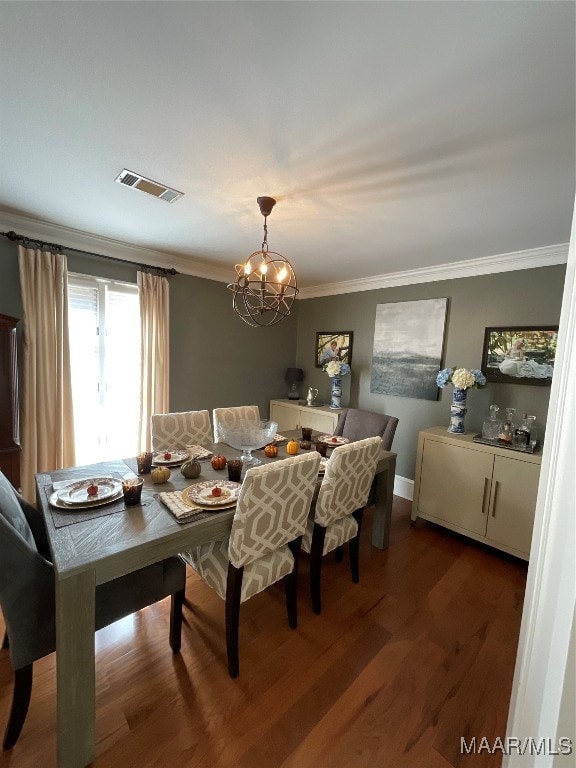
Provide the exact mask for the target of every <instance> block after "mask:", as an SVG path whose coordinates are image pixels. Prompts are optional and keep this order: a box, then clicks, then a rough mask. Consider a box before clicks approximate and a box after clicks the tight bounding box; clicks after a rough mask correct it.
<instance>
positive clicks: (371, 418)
mask: <svg viewBox="0 0 576 768" xmlns="http://www.w3.org/2000/svg"><path fill="white" fill-rule="evenodd" d="M397 426H398V419H397V418H396V416H387V415H386V414H384V413H374V412H373V411H362V410H359V409H358V408H343V409H342V413H340V415H339V417H338V423H337V424H336V429H335V430H334V434H335V435H341V436H342V437H347V438H348V440H363V439H364V438H366V437H378V436H379V437H381V438H382V448H383V449H384V450H385V451H391V450H392V441H393V440H394V434H395V432H396V427H397Z"/></svg>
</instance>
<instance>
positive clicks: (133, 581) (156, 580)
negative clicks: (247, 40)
mask: <svg viewBox="0 0 576 768" xmlns="http://www.w3.org/2000/svg"><path fill="white" fill-rule="evenodd" d="M185 584H186V566H185V564H184V562H183V560H182V559H181V558H180V557H169V558H167V559H165V560H162V561H160V562H158V563H154V564H152V565H149V566H147V567H146V568H141V569H140V570H138V571H134V572H133V573H129V574H127V575H126V576H122V577H120V578H118V579H114V581H110V582H107V583H105V584H100V585H98V586H97V587H96V616H95V619H96V629H101V628H102V627H105V626H107V625H108V624H112V623H113V622H114V621H117V620H118V619H121V618H123V617H124V616H128V615H129V614H131V613H135V612H136V611H139V610H140V609H142V608H145V607H146V606H147V605H151V604H152V603H155V602H157V601H159V600H162V599H164V598H165V597H168V596H169V595H170V597H171V601H172V602H171V610H170V645H171V647H172V651H173V652H174V653H178V652H179V650H180V642H181V632H182V604H183V602H184V591H185ZM0 607H1V608H2V614H3V616H4V622H5V625H6V637H7V639H6V638H5V641H4V643H3V647H4V648H5V647H6V646H8V648H9V652H10V660H11V663H12V669H13V671H14V691H13V696H12V705H11V709H10V714H9V717H8V723H7V726H6V730H5V733H4V741H3V748H4V750H5V751H6V750H9V749H12V747H13V746H14V745H15V744H16V742H17V741H18V737H19V736H20V732H21V730H22V727H23V725H24V722H25V720H26V715H27V713H28V706H29V704H30V696H31V693H32V667H33V662H34V661H37V660H38V659H40V658H42V657H43V656H46V655H48V654H49V653H52V652H53V651H54V650H55V649H56V636H55V615H54V614H55V586H54V567H53V565H52V563H51V562H50V556H49V552H48V542H47V536H46V529H45V527H44V521H43V518H42V516H41V515H40V514H39V513H38V512H37V510H36V509H35V508H34V507H33V506H31V505H30V504H28V503H27V502H26V501H25V500H24V499H22V498H21V497H20V496H19V495H18V494H17V493H16V492H15V490H14V488H13V487H12V486H11V484H10V483H9V481H8V479H7V478H6V477H5V476H4V475H3V474H2V472H0Z"/></svg>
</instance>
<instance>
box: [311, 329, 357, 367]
mask: <svg viewBox="0 0 576 768" xmlns="http://www.w3.org/2000/svg"><path fill="white" fill-rule="evenodd" d="M353 335H354V334H353V332H352V331H319V332H318V333H317V334H316V368H322V366H324V365H326V363H329V362H330V360H342V362H343V363H348V365H351V364H352V336H353Z"/></svg>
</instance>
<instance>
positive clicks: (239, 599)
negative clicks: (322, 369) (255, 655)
mask: <svg viewBox="0 0 576 768" xmlns="http://www.w3.org/2000/svg"><path fill="white" fill-rule="evenodd" d="M319 466H320V455H319V454H318V453H317V452H316V451H314V452H312V453H308V454H302V455H301V456H294V457H292V458H289V459H282V460H280V461H275V462H273V463H271V464H263V465H262V466H259V467H253V468H251V469H248V470H247V472H246V476H245V478H244V482H243V483H242V487H241V489H240V493H239V495H238V502H237V504H236V511H235V513H234V520H233V522H232V530H231V531H230V537H229V538H228V539H226V540H222V541H219V540H216V541H210V542H207V543H206V544H202V545H201V546H199V547H196V548H194V549H192V550H189V551H186V552H182V556H183V557H184V559H185V560H186V561H187V562H188V563H189V564H190V565H191V566H192V568H193V569H194V570H195V571H196V573H197V574H198V575H199V576H200V577H201V578H202V579H204V581H205V582H206V583H207V584H208V586H210V587H212V589H214V590H215V591H216V592H217V594H218V595H219V596H220V597H221V598H222V600H224V601H225V616H226V618H225V623H226V652H227V656H228V673H229V675H230V677H232V678H234V677H237V676H238V674H239V671H240V662H239V653H238V626H239V621H240V604H241V603H243V602H245V601H246V600H248V599H249V598H251V597H253V596H254V595H257V594H258V593H260V592H262V591H263V590H264V589H266V588H267V587H269V586H270V585H271V584H274V583H275V582H277V581H280V579H284V580H285V590H286V610H287V613H288V624H289V626H290V627H291V628H292V629H295V628H296V625H297V620H298V618H297V580H298V562H299V557H300V543H301V539H302V535H303V534H304V531H305V529H306V522H307V519H308V513H309V511H310V504H311V501H312V495H313V493H314V489H315V486H316V480H317V478H318V468H319Z"/></svg>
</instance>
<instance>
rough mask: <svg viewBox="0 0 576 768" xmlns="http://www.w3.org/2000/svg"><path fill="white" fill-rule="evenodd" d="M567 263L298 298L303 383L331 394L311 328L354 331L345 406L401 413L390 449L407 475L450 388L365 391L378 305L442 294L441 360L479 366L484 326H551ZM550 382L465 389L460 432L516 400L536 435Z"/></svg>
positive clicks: (445, 414)
mask: <svg viewBox="0 0 576 768" xmlns="http://www.w3.org/2000/svg"><path fill="white" fill-rule="evenodd" d="M564 273H565V267H564V266H558V267H543V268H540V269H530V270H524V271H518V272H506V273H503V274H497V275H488V276H482V277H469V278H460V279H456V280H445V281H441V282H434V283H423V284H419V285H410V286H404V287H399V288H384V289H380V290H374V291H364V292H361V293H350V294H348V295H345V296H329V297H323V298H317V299H307V300H304V301H300V302H298V304H299V308H298V310H299V311H298V347H297V354H296V360H297V363H298V366H299V367H301V368H304V369H305V370H306V376H307V381H306V385H307V386H309V385H312V386H315V387H318V389H319V390H320V394H319V398H321V399H322V400H324V401H325V402H328V401H329V392H330V379H329V377H328V376H327V375H326V374H325V373H324V372H323V371H322V369H319V368H315V367H314V345H315V341H316V331H339V330H341V331H353V332H354V342H353V350H352V376H351V377H346V378H344V379H343V385H344V386H343V394H344V396H343V402H342V404H343V405H350V406H351V407H355V408H363V409H365V410H370V411H377V412H380V413H388V414H391V415H393V416H397V417H398V418H399V419H400V422H399V425H398V430H397V432H396V437H395V439H394V450H395V451H396V452H397V453H398V463H397V473H398V474H399V475H401V476H403V477H406V478H410V479H413V478H414V467H415V461H416V446H417V440H418V432H419V430H421V429H426V428H427V427H431V426H436V425H443V424H446V426H448V421H449V408H450V401H451V397H452V387H451V386H448V387H446V388H445V389H444V390H441V395H440V399H439V400H438V402H433V401H430V400H417V399H412V398H403V397H392V396H390V395H375V394H371V393H370V365H371V359H372V343H373V338H374V320H375V314H376V305H377V304H385V303H388V302H396V301H413V300H416V299H429V298H440V297H447V298H448V318H447V322H446V336H445V355H444V360H445V365H446V366H453V365H458V366H463V367H465V368H480V363H481V357H482V347H483V343H484V329H485V327H487V326H506V325H509V326H516V325H532V324H534V325H556V324H557V323H558V320H559V318H560V306H561V303H562V289H563V285H564ZM549 396H550V388H549V387H539V386H530V385H525V384H488V386H487V387H486V388H485V389H482V390H472V391H471V392H470V393H469V395H468V414H467V416H466V431H476V432H478V431H480V430H481V428H482V421H483V420H484V417H485V416H486V414H487V412H488V407H489V405H490V403H497V404H498V405H499V406H500V408H502V409H503V408H506V407H514V408H516V410H517V413H518V412H519V413H522V411H527V412H528V413H531V414H533V415H535V416H536V418H537V424H538V426H539V430H540V434H541V435H542V434H543V432H544V424H545V422H546V416H547V412H548V399H549Z"/></svg>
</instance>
